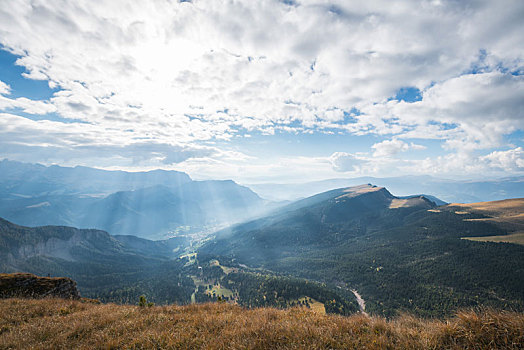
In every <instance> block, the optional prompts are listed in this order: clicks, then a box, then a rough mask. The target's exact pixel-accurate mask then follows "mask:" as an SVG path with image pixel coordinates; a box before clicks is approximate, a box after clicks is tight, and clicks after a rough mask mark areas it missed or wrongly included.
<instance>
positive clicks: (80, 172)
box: [0, 159, 191, 197]
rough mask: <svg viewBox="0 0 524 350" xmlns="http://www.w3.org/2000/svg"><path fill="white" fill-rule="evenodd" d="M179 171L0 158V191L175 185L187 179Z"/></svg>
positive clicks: (80, 190) (100, 191)
mask: <svg viewBox="0 0 524 350" xmlns="http://www.w3.org/2000/svg"><path fill="white" fill-rule="evenodd" d="M190 181H191V178H190V177H189V176H188V175H187V174H185V173H182V172H178V171H172V170H171V171H165V170H153V171H147V172H126V171H108V170H101V169H94V168H88V167H83V166H76V167H74V168H70V167H61V166H58V165H52V166H49V167H47V166H44V165H41V164H28V163H21V162H16V161H9V160H7V159H4V160H2V161H0V193H3V195H4V196H6V195H11V196H22V197H27V196H31V197H35V196H42V195H50V194H97V195H99V194H109V193H113V192H118V191H129V190H134V189H139V188H145V187H151V186H155V185H163V186H170V187H177V186H180V185H181V184H184V183H187V182H190Z"/></svg>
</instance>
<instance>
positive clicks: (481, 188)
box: [246, 175, 524, 204]
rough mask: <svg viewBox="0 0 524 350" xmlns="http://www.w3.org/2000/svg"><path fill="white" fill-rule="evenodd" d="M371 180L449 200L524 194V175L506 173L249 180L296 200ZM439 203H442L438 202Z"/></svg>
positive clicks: (265, 192) (275, 196) (274, 196)
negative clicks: (493, 176) (463, 177)
mask: <svg viewBox="0 0 524 350" xmlns="http://www.w3.org/2000/svg"><path fill="white" fill-rule="evenodd" d="M363 183H372V184H375V185H378V186H383V187H386V188H388V189H389V190H390V191H391V192H392V193H394V194H395V195H397V196H407V195H414V194H424V195H425V196H427V197H428V198H430V196H435V197H438V198H439V199H441V200H442V201H444V202H447V203H472V202H482V201H495V200H502V199H508V198H521V197H524V177H522V176H520V177H518V176H517V177H506V178H500V179H491V180H451V179H442V178H438V177H433V176H428V175H424V176H399V177H388V178H377V177H370V176H366V177H357V178H350V179H345V178H340V179H327V180H322V181H314V182H307V183H293V184H278V183H265V184H247V185H246V186H248V187H249V188H251V189H252V190H253V191H255V192H256V193H258V194H259V195H260V196H262V197H263V198H266V199H270V200H274V201H282V200H297V199H300V198H304V197H309V196H313V195H315V194H317V193H320V192H325V191H328V190H331V189H334V188H341V187H351V186H357V185H360V184H363ZM437 204H439V203H437Z"/></svg>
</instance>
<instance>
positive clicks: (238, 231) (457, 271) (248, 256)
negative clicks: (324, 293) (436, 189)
mask: <svg viewBox="0 0 524 350" xmlns="http://www.w3.org/2000/svg"><path fill="white" fill-rule="evenodd" d="M517 209H518V211H519V213H517V214H515V213H513V214H512V215H522V214H524V208H523V207H519V208H517ZM486 215H487V214H486V213H479V212H473V211H465V210H463V209H458V210H457V209H456V207H453V206H440V207H437V206H436V205H435V204H434V203H433V202H432V201H430V200H428V199H427V198H425V197H413V198H409V199H401V198H398V197H395V196H393V195H391V193H390V192H389V191H388V190H386V189H385V188H382V187H374V186H371V185H366V186H359V187H353V188H345V189H337V190H332V191H329V192H325V193H321V194H318V195H316V196H313V197H310V198H306V199H304V200H301V201H297V202H295V203H293V204H291V205H288V206H286V207H283V208H281V209H279V211H278V212H277V213H273V214H272V215H270V216H267V217H265V218H261V219H258V220H254V221H250V222H246V223H242V224H240V225H236V226H233V227H231V228H229V229H226V230H222V231H220V232H217V234H216V237H215V239H214V240H212V241H209V242H208V243H207V244H205V245H204V246H203V247H202V248H201V249H200V251H199V255H200V256H201V257H204V256H208V257H210V258H218V259H223V260H227V261H230V262H231V263H232V264H245V265H248V266H252V267H259V268H263V269H267V270H271V271H275V272H278V273H288V274H292V275H295V276H300V277H305V278H311V279H313V280H317V281H324V282H327V283H334V284H338V285H345V286H348V287H350V288H356V289H357V290H358V291H359V293H360V294H361V295H362V297H363V298H364V299H365V300H366V304H367V308H368V309H369V310H370V311H372V312H377V313H381V314H384V315H393V314H395V313H396V312H398V311H402V310H406V311H410V312H415V313H418V314H421V315H426V316H436V315H443V314H447V313H450V312H452V311H453V310H455V309H456V308H460V307H469V306H475V305H480V304H482V305H492V306H496V307H505V308H507V307H513V308H516V309H519V310H523V309H524V292H523V291H524V246H521V245H516V244H505V243H489V242H472V241H469V240H464V239H461V238H464V237H475V236H500V235H505V234H508V233H509V231H508V229H507V227H504V226H501V225H499V224H498V221H497V220H495V221H488V220H486V219H485V218H486Z"/></svg>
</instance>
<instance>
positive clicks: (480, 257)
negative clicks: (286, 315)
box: [0, 161, 524, 317]
mask: <svg viewBox="0 0 524 350" xmlns="http://www.w3.org/2000/svg"><path fill="white" fill-rule="evenodd" d="M8 165H11V166H13V168H14V169H17V172H15V171H14V170H11V172H6V173H5V174H4V179H10V180H9V181H7V180H4V182H3V183H4V185H3V186H4V187H3V188H4V189H3V191H2V193H4V197H3V198H4V199H2V200H1V201H0V203H2V204H1V205H0V207H1V208H11V206H12V205H13V207H12V212H16V215H18V216H17V217H18V218H23V220H22V221H23V222H35V223H36V221H34V220H35V219H36V218H38V215H36V216H34V215H33V214H34V213H35V210H37V211H41V214H39V215H42V216H41V217H45V218H46V220H50V221H54V220H58V219H57V217H56V216H54V215H55V214H59V215H62V214H64V215H69V218H72V217H73V216H74V215H73V216H72V214H71V212H72V210H73V211H74V208H75V205H73V204H72V203H78V198H81V197H79V195H78V194H65V193H62V194H56V193H55V194H53V195H50V194H46V195H45V196H48V197H47V198H52V197H49V196H58V197H53V198H60V199H63V198H64V197H62V196H72V198H75V199H74V200H71V201H69V202H64V203H63V204H64V205H65V207H64V209H63V210H61V209H60V208H61V207H59V206H55V204H53V203H59V202H60V201H58V202H57V201H55V199H48V200H46V201H44V202H42V199H41V197H42V196H43V194H42V193H36V192H28V191H29V190H25V192H24V193H25V195H24V197H23V198H22V197H16V196H14V197H13V195H12V194H9V193H10V192H9V188H16V186H15V187H13V186H14V184H15V182H13V181H14V180H13V179H14V175H9V176H11V177H9V176H7V175H6V174H15V173H20V172H23V169H21V170H20V169H18V168H19V167H20V164H17V163H15V164H11V163H5V161H4V162H3V164H2V166H3V167H4V169H5V168H7V166H8ZM22 168H23V167H22ZM31 169H33V168H31ZM38 169H40V171H43V172H49V171H51V170H53V171H55V172H56V171H59V172H61V176H66V175H67V174H69V173H71V172H72V171H73V170H71V169H67V168H53V169H50V168H38ZM33 170H34V169H33ZM33 170H32V171H33ZM74 171H76V172H78V171H79V170H78V169H76V168H75V170H74ZM64 174H66V175H64ZM96 174H98V176H100V177H101V178H104V176H105V177H108V176H109V177H111V176H116V175H115V174H113V173H112V172H103V171H102V172H97V173H96ZM118 174H119V175H118V176H128V177H129V176H131V175H129V174H127V175H126V174H125V173H118ZM46 176H47V175H46ZM133 176H135V177H136V176H138V175H133ZM140 176H144V177H147V176H151V174H149V175H148V174H147V173H144V174H142V175H140ZM163 176H164V178H162V181H166V180H165V176H167V177H168V178H169V176H175V177H176V178H178V179H179V180H177V181H182V180H183V181H182V182H183V183H182V185H180V186H182V187H180V186H179V187H165V186H164V185H162V184H158V183H157V184H153V187H145V188H140V187H137V186H138V185H137V184H133V185H132V186H131V185H129V183H130V182H129V181H128V182H127V183H128V185H126V181H123V183H121V184H119V185H118V186H120V189H121V187H122V186H124V185H125V186H131V187H128V189H129V190H126V191H121V192H116V193H113V194H110V195H108V196H105V197H99V198H95V197H92V196H87V195H82V196H87V197H86V198H87V199H86V198H84V199H85V200H86V202H85V203H88V204H86V205H88V206H89V205H91V206H92V207H91V209H86V208H88V206H87V207H83V208H84V209H86V210H87V211H88V212H89V215H90V216H91V217H93V218H102V217H104V216H107V217H111V220H110V221H106V222H104V221H103V220H102V221H101V220H100V219H97V220H98V221H97V222H99V223H100V225H99V226H100V227H109V228H110V231H109V232H108V231H104V230H96V229H76V228H72V227H66V226H38V227H33V228H32V227H27V226H19V225H17V224H14V223H12V222H9V221H7V220H1V221H0V257H1V258H2V259H1V261H2V262H1V263H0V270H1V272H18V271H22V272H29V273H35V274H39V275H43V276H45V275H52V276H64V277H70V278H73V279H74V280H75V281H77V282H78V287H79V290H80V292H81V294H82V295H83V296H85V297H88V298H95V299H99V300H101V301H102V302H116V303H123V304H127V303H131V304H133V303H136V302H137V300H138V298H139V296H140V295H145V296H146V297H147V299H148V301H151V302H153V303H156V304H170V303H178V304H191V303H202V302H213V301H215V302H216V301H223V302H227V303H233V304H238V305H241V306H244V307H248V308H253V307H278V308H288V307H294V306H302V307H305V308H309V309H312V310H316V311H317V312H320V313H336V314H342V315H350V314H352V313H355V312H359V311H360V312H362V313H366V314H370V315H380V316H386V317H394V316H396V315H398V314H400V313H403V312H409V313H413V314H415V315H418V316H422V317H447V316H449V315H452V314H453V313H454V312H456V310H458V309H461V308H464V307H480V306H489V307H494V308H498V309H511V310H517V311H522V310H524V294H523V291H524V285H523V283H524V246H522V245H519V244H513V243H495V242H514V243H520V241H519V240H520V239H521V232H522V225H523V222H522V217H523V215H524V205H523V203H524V201H523V200H522V199H510V200H503V201H495V202H481V203H466V204H458V203H452V204H442V203H443V202H442V201H440V200H439V199H438V198H435V197H431V196H427V197H426V196H424V195H412V196H402V197H397V196H394V195H393V194H391V192H389V190H388V189H387V188H385V187H380V186H376V185H372V184H364V185H359V186H353V187H344V188H338V189H333V190H329V191H327V192H322V193H318V194H316V195H313V196H311V197H308V198H304V199H302V200H298V201H294V202H291V203H287V204H285V203H281V204H275V203H273V204H271V203H268V202H266V201H264V200H263V199H261V198H260V197H258V195H257V194H255V193H254V192H252V191H251V190H249V189H247V188H242V187H240V186H238V185H236V184H235V183H233V182H227V181H226V182H213V181H207V182H205V181H204V182H198V181H192V180H191V179H190V178H189V177H183V175H181V174H178V173H173V174H170V173H165V174H163ZM0 178H1V176H0ZM46 178H47V177H46ZM180 179H182V180H180ZM39 181H41V180H39ZM57 181H58V180H56V179H54V178H53V177H50V180H48V182H49V185H48V186H49V188H50V189H51V188H56V185H54V184H55V183H56V182H57ZM108 181H109V180H108ZM151 181H153V180H151ZM151 181H150V182H149V183H148V185H149V184H151ZM173 181H174V180H173ZM66 182H67V181H66ZM100 183H103V181H102V180H100ZM0 184H2V182H1V181H0ZM6 184H10V185H9V186H11V187H9V186H8V185H6ZM52 186H55V187H52ZM68 186H69V188H72V187H73V184H72V183H69V184H68ZM66 188H68V187H66ZM76 188H77V191H81V190H85V189H86V188H89V189H92V188H90V187H86V186H84V185H81V184H80V183H79V184H78V185H77V187H76ZM115 188H116V187H115ZM100 189H105V190H110V187H109V185H108V184H106V185H100ZM17 191H21V189H17ZM31 191H33V190H31ZM67 191H72V190H71V189H68V190H67ZM30 193H33V196H31V194H30ZM79 193H80V192H79ZM211 194H213V195H211ZM15 197H16V198H15ZM21 201H22V202H23V203H24V205H25V207H24V208H26V209H24V210H19V209H17V208H19V207H17V205H19V204H17V203H22V202H21ZM30 203H37V204H30ZM38 203H49V205H48V204H45V205H44V204H41V205H40V204H38ZM109 203H111V204H109ZM246 203H250V204H249V205H246ZM26 204H29V205H26ZM72 208H73V209H72ZM235 208H236V209H235ZM253 208H256V210H255V209H253ZM4 210H5V209H4ZM48 210H51V211H52V212H51V213H50V214H49V215H48V214H47V212H46V211H48ZM253 210H255V211H253ZM235 211H243V213H242V214H240V215H238V216H237V215H236V214H235ZM224 212H227V213H228V214H227V215H226V214H224ZM210 213H211V214H210ZM256 213H258V214H256ZM213 216H214V217H215V218H216V217H221V218H227V219H225V220H224V221H220V220H218V221H217V220H215V219H213V220H215V221H213V220H211V221H209V220H208V219H207V218H210V217H213ZM61 217H63V215H62V216H61ZM85 217H87V216H86V215H84V218H85ZM177 217H178V218H183V220H179V219H177ZM241 218H244V219H241ZM249 218H251V219H249ZM38 220H40V219H38ZM60 220H61V219H60ZM60 220H58V221H59V222H60ZM68 220H69V219H68ZM177 220H178V221H177ZM66 221H67V220H66ZM67 222H69V221H67ZM84 222H85V225H87V226H88V227H89V225H91V224H88V223H87V221H84ZM93 222H95V221H93ZM169 222H177V223H176V224H175V226H176V229H174V230H172V231H163V230H164V229H163V228H166V227H168V226H166V223H169ZM195 223H196V224H195ZM93 225H94V226H95V227H96V226H97V225H95V224H93ZM115 225H116V226H115ZM193 225H195V226H193ZM137 233H141V234H140V235H139V236H137V235H136V234H137ZM140 236H141V237H140ZM155 237H156V238H162V239H157V240H151V238H155ZM510 262H511V263H510Z"/></svg>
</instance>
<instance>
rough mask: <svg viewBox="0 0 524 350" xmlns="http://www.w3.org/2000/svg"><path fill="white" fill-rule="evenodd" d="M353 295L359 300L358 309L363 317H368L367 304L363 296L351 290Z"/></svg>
mask: <svg viewBox="0 0 524 350" xmlns="http://www.w3.org/2000/svg"><path fill="white" fill-rule="evenodd" d="M350 291H351V293H353V294H354V295H355V298H357V303H358V307H359V308H360V312H362V314H363V315H365V316H368V317H369V315H368V313H367V312H366V302H365V301H364V299H362V296H361V295H360V294H359V293H358V292H357V291H356V290H355V289H350Z"/></svg>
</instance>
